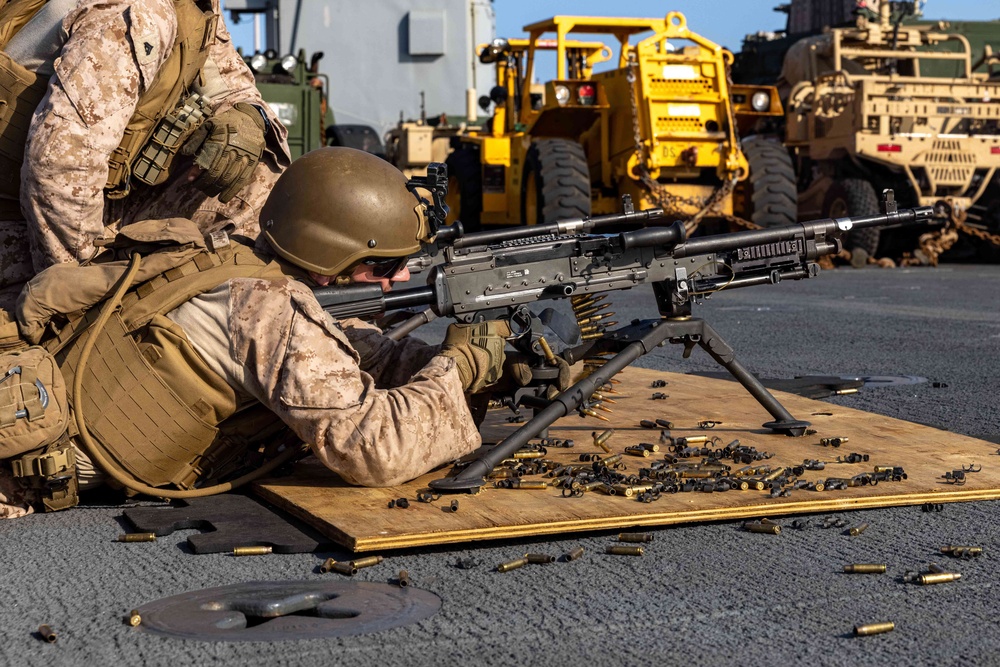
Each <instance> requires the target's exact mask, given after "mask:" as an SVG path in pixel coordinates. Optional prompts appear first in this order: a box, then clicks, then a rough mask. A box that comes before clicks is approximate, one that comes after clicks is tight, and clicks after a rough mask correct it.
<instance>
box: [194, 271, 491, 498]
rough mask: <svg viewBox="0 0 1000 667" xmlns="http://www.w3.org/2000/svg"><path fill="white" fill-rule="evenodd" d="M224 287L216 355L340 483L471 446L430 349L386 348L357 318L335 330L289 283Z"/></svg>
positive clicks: (457, 396) (457, 393) (406, 474)
mask: <svg viewBox="0 0 1000 667" xmlns="http://www.w3.org/2000/svg"><path fill="white" fill-rule="evenodd" d="M229 288H230V297H229V323H228V324H229V332H228V334H229V340H230V343H229V345H228V349H226V350H224V351H223V350H219V351H218V353H222V352H224V353H225V354H228V355H231V359H232V361H233V362H235V363H236V364H238V365H240V366H242V367H243V368H244V369H245V377H244V384H245V386H244V387H242V389H243V390H244V391H246V392H247V393H249V394H250V395H252V396H254V397H255V398H256V399H257V400H259V401H261V402H262V403H263V404H264V405H266V406H267V407H268V408H270V409H271V410H273V411H274V412H275V413H276V414H277V415H278V416H279V417H281V419H282V421H284V422H285V423H286V424H288V426H289V427H291V429H292V430H293V431H294V432H295V433H296V435H298V436H299V437H300V438H301V439H302V440H303V441H304V442H307V443H309V444H310V445H311V447H312V450H313V453H314V454H315V455H316V457H317V458H319V459H320V461H322V462H323V463H324V464H325V465H326V466H327V467H328V468H330V469H331V470H333V471H334V472H336V473H337V474H339V475H340V476H341V477H343V478H344V479H345V480H346V481H348V482H350V483H351V484H359V485H364V486H391V485H394V484H399V483H402V482H405V481H408V480H410V479H413V478H414V477H418V476H420V475H421V474H423V473H425V472H428V471H429V470H432V469H433V468H435V467H437V466H439V465H442V464H444V463H447V462H448V461H451V460H454V459H456V458H459V457H461V456H464V455H465V454H468V453H469V452H471V451H473V450H475V449H476V448H477V447H479V445H480V442H481V441H480V437H479V432H478V430H477V429H476V425H475V424H474V423H473V421H472V416H471V414H470V412H469V408H468V406H467V404H466V400H465V395H464V393H463V391H462V384H461V381H460V380H459V376H458V372H457V370H456V369H455V365H454V362H453V361H452V360H450V359H448V358H445V357H441V356H434V353H435V352H436V351H437V349H436V348H434V347H431V346H427V345H425V344H422V343H419V342H418V341H406V342H404V343H395V342H393V341H391V340H389V339H388V338H385V337H384V336H381V335H380V334H378V333H377V331H373V330H372V327H370V326H368V325H364V324H363V323H361V322H359V321H356V320H348V321H346V323H345V324H344V326H343V328H342V327H341V326H338V324H337V323H335V322H334V321H333V320H332V319H331V318H330V317H329V316H328V315H327V314H326V313H325V312H324V311H323V310H322V308H321V307H320V305H319V304H318V303H317V302H316V299H315V298H314V297H313V295H312V293H311V292H310V291H309V289H308V288H306V287H305V286H303V285H302V284H301V283H298V282H296V281H294V280H283V281H266V280H258V279H250V278H237V279H234V280H231V281H229ZM196 304H197V299H193V300H192V301H191V302H189V304H188V305H189V306H191V305H196ZM211 338H212V339H215V340H217V337H214V336H213V337H211ZM192 344H194V345H195V347H196V348H199V344H200V345H210V344H212V341H211V340H208V341H195V340H192ZM216 344H217V343H216ZM209 354H211V353H209ZM404 375H405V378H404Z"/></svg>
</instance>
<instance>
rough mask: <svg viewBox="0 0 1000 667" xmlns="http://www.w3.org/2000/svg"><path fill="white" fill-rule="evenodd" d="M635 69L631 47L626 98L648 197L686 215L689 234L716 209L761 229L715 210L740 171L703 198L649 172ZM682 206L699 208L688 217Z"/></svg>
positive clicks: (734, 221)
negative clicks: (686, 193) (684, 194)
mask: <svg viewBox="0 0 1000 667" xmlns="http://www.w3.org/2000/svg"><path fill="white" fill-rule="evenodd" d="M637 69H638V62H637V60H636V56H635V52H634V51H633V52H631V53H629V56H628V72H627V75H626V79H627V80H628V83H629V88H630V92H631V95H630V96H629V102H630V104H631V108H632V138H633V140H634V141H635V157H636V164H637V167H638V170H639V180H640V182H641V183H642V185H643V186H644V187H645V188H646V190H647V191H648V192H649V195H650V197H651V198H652V199H653V200H654V201H655V202H656V203H657V204H658V205H659V206H660V208H662V209H663V210H664V211H665V212H666V213H667V214H668V215H673V216H677V217H680V218H682V219H684V218H686V219H685V220H684V228H685V231H686V232H687V234H688V236H690V235H691V234H693V233H694V231H695V230H696V229H697V228H698V225H699V224H701V221H702V219H703V218H704V217H705V216H706V215H708V214H709V213H712V212H713V211H716V213H717V215H718V216H719V217H721V218H723V219H725V220H727V221H729V222H732V223H735V224H737V225H739V226H741V227H746V228H747V229H760V227H759V226H758V225H755V224H754V223H752V222H750V221H749V220H744V219H743V218H739V217H737V216H734V215H729V214H726V213H722V212H721V211H717V209H718V207H719V204H721V203H722V202H723V201H724V200H725V198H726V197H730V196H732V193H733V190H734V189H735V188H736V183H737V182H738V181H739V175H736V176H734V177H733V178H731V179H729V180H726V181H724V182H723V183H722V184H721V185H720V186H719V187H718V188H716V189H715V191H714V192H713V193H712V194H711V195H710V196H708V197H705V198H702V197H682V196H679V195H675V194H673V193H672V192H670V190H669V188H668V187H667V186H664V185H661V184H660V183H657V182H656V180H655V179H653V177H652V174H650V173H649V169H648V168H647V166H646V147H645V144H644V142H643V140H642V130H641V128H640V126H639V106H638V102H637V99H638V97H639V95H638V90H637V87H636V82H637V80H638V77H637V75H636V70H637ZM726 76H727V78H728V77H729V71H728V68H727V71H726ZM734 131H735V127H734ZM682 207H689V208H695V209H698V212H697V213H696V214H695V215H693V216H690V217H688V214H687V213H685V212H684V210H683V208H682Z"/></svg>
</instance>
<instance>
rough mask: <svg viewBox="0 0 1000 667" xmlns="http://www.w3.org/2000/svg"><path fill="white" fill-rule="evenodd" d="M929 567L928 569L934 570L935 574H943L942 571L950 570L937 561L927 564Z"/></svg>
mask: <svg viewBox="0 0 1000 667" xmlns="http://www.w3.org/2000/svg"><path fill="white" fill-rule="evenodd" d="M927 569H928V571H930V572H932V573H933V574H941V573H942V572H947V571H948V570H946V569H944V568H943V567H942V566H940V565H938V564H937V563H931V564H929V565H928V566H927Z"/></svg>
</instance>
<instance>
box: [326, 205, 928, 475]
mask: <svg viewBox="0 0 1000 667" xmlns="http://www.w3.org/2000/svg"><path fill="white" fill-rule="evenodd" d="M883 196H884V200H883V202H882V209H883V213H882V214H881V215H870V216H859V217H853V218H847V217H845V218H838V219H825V220H817V221H814V222H806V223H800V224H794V225H787V226H782V227H772V228H768V229H760V230H752V231H745V232H737V233H732V234H722V235H716V236H705V237H700V238H693V239H686V238H685V232H684V227H683V225H682V224H681V223H679V222H675V223H674V224H672V225H670V226H659V227H653V226H643V227H642V228H636V229H631V230H628V231H618V230H621V229H622V228H623V226H626V227H627V226H631V227H638V226H640V225H647V224H648V223H651V222H656V221H657V220H658V219H660V218H662V217H663V212H662V211H660V210H659V209H653V210H648V211H639V212H636V211H634V210H632V207H631V205H630V202H629V201H627V200H626V201H625V210H624V212H623V213H620V214H616V215H610V216H599V217H590V218H577V219H573V220H566V221H562V222H556V223H550V224H544V225H536V226H533V227H519V228H513V229H501V230H495V231H485V232H478V233H474V234H468V235H463V234H462V230H461V225H460V223H459V224H456V225H452V226H450V227H440V228H439V229H438V230H437V237H436V245H435V247H433V248H431V251H432V252H440V253H442V254H443V261H442V262H441V263H440V264H436V265H434V266H432V268H431V269H430V274H429V277H428V281H427V282H428V284H427V286H425V287H417V288H411V289H404V290H398V291H396V290H394V291H392V292H389V293H383V292H382V289H381V287H380V286H379V285H374V284H372V285H367V284H366V285H353V286H348V287H326V288H321V289H317V290H315V294H316V297H317V299H318V301H319V302H320V304H321V305H322V306H323V307H324V309H325V310H326V311H327V312H329V313H330V314H331V315H332V316H333V317H352V316H354V317H363V316H371V315H377V314H380V313H384V312H386V311H390V310H395V309H400V308H412V307H416V306H429V307H430V309H431V310H432V311H433V312H434V313H435V314H436V315H438V316H446V317H453V318H455V319H456V320H458V321H460V322H476V321H482V320H492V319H505V320H507V321H509V322H510V325H511V331H512V332H513V336H512V339H511V340H510V342H511V343H512V344H513V345H514V346H515V347H516V348H517V349H519V350H520V351H522V352H524V353H527V354H529V355H531V356H532V358H533V359H535V364H534V368H533V376H534V379H533V381H532V383H531V384H540V385H544V384H545V382H546V380H547V379H549V378H552V377H553V376H557V375H558V372H557V371H556V370H555V369H553V367H552V366H551V365H548V364H547V363H546V356H548V355H551V351H550V350H549V349H548V344H547V343H546V342H545V340H544V338H543V331H544V324H545V322H544V320H546V317H545V314H544V313H542V314H535V313H534V312H533V311H532V310H531V306H532V305H534V304H535V303H536V302H538V301H543V300H549V299H569V298H573V297H576V298H579V297H580V296H581V295H600V294H602V293H606V292H612V291H618V290H627V289H631V288H633V287H637V286H639V285H647V284H648V285H651V286H652V288H653V294H654V295H655V299H656V305H657V308H658V309H659V313H660V317H659V318H657V319H649V320H641V321H634V322H632V323H631V324H629V325H627V326H623V327H621V328H618V329H615V330H613V331H605V332H603V333H602V334H601V335H600V336H599V337H596V338H594V339H592V340H584V341H583V342H582V344H580V345H576V346H573V347H568V348H567V349H565V350H563V351H562V352H561V355H562V356H563V358H565V359H566V361H568V362H569V363H571V364H572V363H575V362H577V361H579V360H581V359H585V358H587V357H591V356H596V355H607V354H609V353H611V354H613V355H614V356H612V357H611V358H610V359H608V360H607V362H606V363H604V365H603V366H601V367H600V368H598V369H597V370H596V371H594V372H593V373H592V374H591V375H589V376H587V377H584V378H583V379H581V380H580V381H578V382H577V383H576V384H574V385H573V386H572V387H569V388H568V389H566V390H565V391H562V392H561V393H559V394H558V395H557V396H555V397H554V398H552V399H549V398H548V397H547V394H546V393H545V392H540V391H536V392H534V393H533V394H522V396H521V397H520V399H518V400H520V401H521V404H523V405H525V406H527V407H531V408H532V409H534V410H535V412H534V416H533V417H532V418H531V419H530V420H529V421H528V422H526V423H525V424H524V425H522V426H521V427H520V428H518V429H517V430H516V431H515V432H514V433H512V434H511V435H510V436H508V437H507V438H506V439H505V440H504V441H503V442H501V443H500V444H498V445H496V446H495V447H493V448H492V449H490V450H489V451H487V452H486V454H485V455H483V456H482V457H481V458H479V459H477V460H475V461H473V462H472V463H471V464H470V465H468V466H466V467H465V468H464V469H462V471H461V472H459V473H458V474H457V475H455V476H452V477H446V478H444V479H440V480H435V481H434V482H433V483H432V484H431V486H432V487H434V488H436V489H441V490H453V491H454V490H467V489H474V488H478V487H480V486H482V485H483V484H484V483H485V482H484V480H483V477H484V476H485V475H486V474H488V473H489V472H490V471H491V470H492V469H493V467H494V466H495V465H497V464H498V463H499V462H500V461H501V460H503V459H504V458H507V457H508V456H510V455H511V454H512V453H513V452H514V451H516V450H517V449H519V448H520V447H522V446H523V445H525V444H526V443H527V442H528V441H529V440H530V439H532V438H534V437H537V436H538V434H539V433H541V432H542V431H544V430H545V429H547V428H548V427H549V426H550V425H551V424H552V423H554V422H555V421H556V420H557V419H559V418H561V417H563V416H566V415H568V414H570V413H572V412H574V411H577V410H583V409H585V406H586V405H587V401H588V400H590V399H591V397H592V395H593V394H594V392H595V391H598V390H599V389H600V388H601V387H602V386H604V385H605V384H606V383H607V382H608V380H610V379H611V377H613V376H614V375H615V374H616V373H618V372H619V371H621V370H622V369H624V368H625V367H626V366H628V365H629V364H631V363H632V362H633V361H635V360H636V359H638V358H639V357H641V356H642V355H644V354H647V353H648V352H650V351H652V350H653V349H655V348H656V347H657V346H658V345H660V344H661V343H664V342H670V343H677V344H681V345H683V346H684V357H685V358H687V357H688V356H689V355H690V353H691V351H692V350H693V349H694V348H695V347H696V346H699V347H701V348H702V349H704V350H705V351H706V352H707V353H708V354H709V355H710V356H711V357H712V358H713V359H714V360H715V361H716V362H717V363H719V364H720V365H721V366H722V367H724V368H725V369H726V370H728V371H729V372H730V373H731V374H732V375H733V376H734V377H735V378H736V379H737V380H738V381H739V382H740V383H741V384H742V385H743V386H744V387H745V388H746V389H747V391H748V392H750V394H751V395H752V396H753V397H754V398H755V399H756V400H757V401H758V402H759V403H760V404H761V405H762V406H763V407H764V409H766V410H767V411H768V412H769V413H770V414H771V416H772V417H773V420H772V421H769V422H767V423H765V424H764V427H765V428H768V429H770V430H772V431H775V432H778V433H784V434H786V435H789V436H800V435H802V434H803V433H805V430H806V428H807V427H808V426H809V422H806V421H801V420H797V419H795V418H794V417H793V416H792V415H791V414H790V413H789V412H788V410H786V409H785V408H784V406H782V405H781V403H779V402H778V400H777V399H776V398H774V396H772V395H771V393H770V392H769V391H768V390H767V389H766V388H765V387H764V386H763V385H762V384H761V383H760V381H759V380H757V378H755V377H754V376H753V375H751V374H750V372H749V371H747V370H746V368H745V367H744V366H743V365H742V364H741V363H740V362H739V361H738V360H737V359H736V355H735V353H734V352H733V349H732V348H731V347H730V346H729V345H728V344H727V343H726V342H725V340H723V338H722V337H721V336H720V335H719V334H718V333H717V332H716V331H715V330H714V329H713V328H712V327H710V326H709V325H708V323H707V322H705V321H704V320H701V319H698V318H695V317H692V316H691V315H692V305H693V304H694V303H695V302H696V301H699V300H700V299H702V298H705V297H707V296H709V295H711V294H714V293H717V292H720V291H723V290H730V289H735V288H737V287H750V286H752V285H775V284H777V283H779V282H781V281H782V280H800V279H803V278H813V277H816V276H817V275H819V265H818V264H817V263H816V262H817V260H819V258H821V257H823V256H826V255H833V254H836V253H838V252H840V250H841V249H842V247H843V246H842V243H841V238H842V237H843V236H845V235H846V234H847V233H848V232H850V231H851V230H852V229H860V228H867V227H884V226H888V225H906V224H914V223H918V222H921V221H927V220H930V219H931V218H932V216H933V209H932V208H931V207H920V208H908V209H907V208H904V209H897V206H896V202H895V199H894V196H893V192H892V190H886V191H885V192H884V193H883ZM608 230H616V231H615V232H614V233H608ZM601 232H604V233H601ZM550 322H551V319H550ZM588 338H589V337H588ZM550 363H551V359H550V360H549V364H550ZM536 380H537V383H536Z"/></svg>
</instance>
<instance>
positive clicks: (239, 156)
mask: <svg viewBox="0 0 1000 667" xmlns="http://www.w3.org/2000/svg"><path fill="white" fill-rule="evenodd" d="M266 127H267V125H266V124H265V122H264V116H263V114H261V112H260V111H259V110H258V109H257V107H255V106H253V105H252V104H247V103H246V102H237V103H236V104H235V105H234V106H233V108H232V109H227V110H226V111H223V112H222V113H219V114H216V115H215V116H212V117H211V118H209V119H208V120H206V121H205V122H204V123H203V124H202V125H201V127H199V128H198V129H197V130H195V131H194V133H193V134H192V135H191V138H190V139H188V140H187V142H186V143H185V144H184V147H183V148H182V149H181V152H182V153H184V155H194V156H195V160H194V162H195V164H196V165H198V166H199V167H201V170H202V173H201V175H200V176H199V177H198V179H197V180H196V181H195V186H196V187H198V188H199V189H200V190H201V191H202V192H204V193H205V194H207V195H209V196H212V197H215V196H218V198H219V201H221V202H223V203H225V202H228V201H229V200H230V199H232V198H233V197H234V196H236V193H237V192H239V191H240V190H241V189H242V188H243V186H245V185H246V184H247V183H248V182H249V181H250V179H251V177H252V176H253V171H254V169H256V168H257V163H258V162H259V161H260V156H261V155H262V154H263V152H264V145H265V139H264V130H265V129H266Z"/></svg>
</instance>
